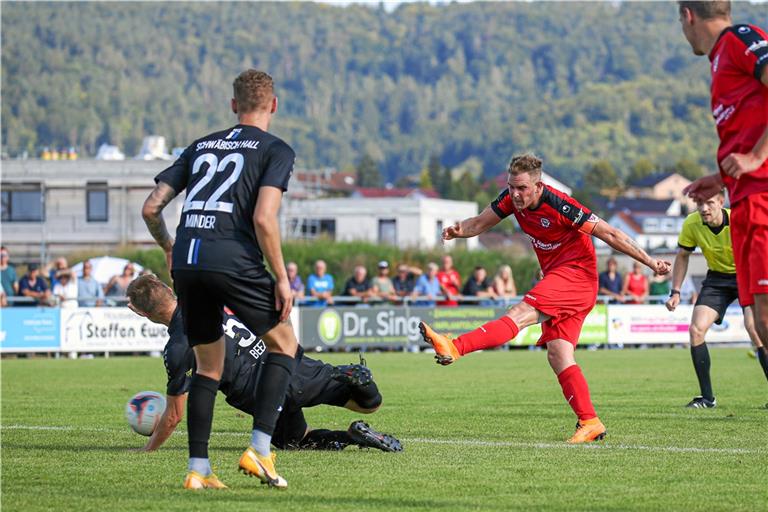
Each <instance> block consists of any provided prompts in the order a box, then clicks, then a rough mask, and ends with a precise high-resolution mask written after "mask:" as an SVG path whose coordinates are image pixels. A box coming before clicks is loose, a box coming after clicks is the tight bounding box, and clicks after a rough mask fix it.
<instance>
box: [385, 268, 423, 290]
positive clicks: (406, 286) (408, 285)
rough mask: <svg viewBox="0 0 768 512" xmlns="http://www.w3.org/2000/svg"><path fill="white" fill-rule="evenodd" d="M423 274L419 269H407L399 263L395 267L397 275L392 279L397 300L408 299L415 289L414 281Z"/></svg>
mask: <svg viewBox="0 0 768 512" xmlns="http://www.w3.org/2000/svg"><path fill="white" fill-rule="evenodd" d="M422 274H423V272H422V271H421V269H420V268H419V267H409V266H408V265H406V264H404V263H401V264H400V265H398V266H397V275H396V276H395V277H393V278H392V287H393V288H394V289H395V294H397V296H398V297H399V298H403V297H409V296H411V295H412V294H413V290H415V289H416V279H418V277H420V276H421V275H422Z"/></svg>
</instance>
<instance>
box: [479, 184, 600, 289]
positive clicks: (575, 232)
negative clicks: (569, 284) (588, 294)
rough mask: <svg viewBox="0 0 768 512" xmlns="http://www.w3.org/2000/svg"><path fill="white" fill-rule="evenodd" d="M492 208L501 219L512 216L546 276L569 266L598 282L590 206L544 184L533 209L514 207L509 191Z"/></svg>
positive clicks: (502, 194) (593, 224) (501, 195)
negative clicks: (537, 202)
mask: <svg viewBox="0 0 768 512" xmlns="http://www.w3.org/2000/svg"><path fill="white" fill-rule="evenodd" d="M491 208H492V209H493V211H494V212H496V215H498V216H499V217H501V218H502V219H503V218H506V217H509V216H510V215H514V216H515V218H516V219H517V222H518V224H520V229H522V230H523V232H524V233H525V234H526V235H528V238H529V239H530V240H531V245H532V246H533V250H534V251H536V256H537V257H538V258H539V265H540V266H541V270H542V271H543V272H544V274H545V275H546V274H547V272H548V271H550V270H554V269H556V268H559V267H571V268H574V269H576V270H578V271H580V272H584V273H585V274H586V277H588V278H590V279H592V278H594V279H595V281H597V256H595V246H594V245H593V244H592V240H591V237H590V234H591V233H592V231H593V230H594V229H595V226H596V225H597V222H598V220H599V219H598V218H597V216H596V215H595V214H593V213H592V212H591V211H590V210H589V208H587V207H586V206H584V205H582V204H581V203H579V202H578V201H577V200H575V199H574V198H572V197H571V196H569V195H568V194H564V193H562V192H560V191H559V190H555V189H554V188H552V187H550V186H549V185H544V192H543V193H542V195H541V200H540V201H539V204H538V205H536V206H535V207H533V208H526V209H524V210H518V209H517V208H515V206H514V205H513V204H512V198H511V197H510V196H509V190H504V191H502V193H501V194H499V197H497V198H496V199H495V200H494V201H493V202H492V203H491Z"/></svg>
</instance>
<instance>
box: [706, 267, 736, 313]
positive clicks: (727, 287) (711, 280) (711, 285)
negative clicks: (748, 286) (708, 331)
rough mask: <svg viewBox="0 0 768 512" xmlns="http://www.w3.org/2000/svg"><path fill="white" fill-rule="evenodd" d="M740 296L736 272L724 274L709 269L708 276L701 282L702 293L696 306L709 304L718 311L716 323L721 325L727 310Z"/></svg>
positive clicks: (708, 305)
mask: <svg viewBox="0 0 768 512" xmlns="http://www.w3.org/2000/svg"><path fill="white" fill-rule="evenodd" d="M738 298H739V287H738V285H737V284H736V274H724V273H722V272H715V271H713V270H709V271H707V277H706V278H705V279H704V282H703V283H702V284H701V293H699V298H698V299H697V300H696V306H707V307H710V308H712V309H714V310H715V311H717V320H715V323H716V324H718V325H720V324H721V323H723V318H724V317H725V310H726V309H728V306H730V305H731V303H733V301H734V300H738Z"/></svg>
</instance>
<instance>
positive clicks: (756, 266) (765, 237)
mask: <svg viewBox="0 0 768 512" xmlns="http://www.w3.org/2000/svg"><path fill="white" fill-rule="evenodd" d="M731 241H732V242H733V259H734V260H735V263H736V282H737V283H738V285H739V304H741V306H742V307H746V306H751V305H752V304H754V303H755V297H754V295H755V294H756V293H768V192H760V193H758V194H752V195H749V196H747V197H745V198H743V199H741V200H740V201H738V202H737V203H736V204H734V205H732V206H731Z"/></svg>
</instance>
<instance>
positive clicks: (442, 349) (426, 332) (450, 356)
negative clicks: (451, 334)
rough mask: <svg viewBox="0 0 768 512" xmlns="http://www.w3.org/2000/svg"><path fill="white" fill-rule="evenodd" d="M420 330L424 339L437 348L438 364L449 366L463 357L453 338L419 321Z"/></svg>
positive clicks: (436, 357)
mask: <svg viewBox="0 0 768 512" xmlns="http://www.w3.org/2000/svg"><path fill="white" fill-rule="evenodd" d="M419 331H420V332H421V337H422V338H424V341H426V342H427V343H429V344H430V345H432V347H433V348H434V349H435V359H436V360H437V364H441V365H443V366H447V365H449V364H451V363H452V362H454V361H456V360H457V359H458V358H460V357H461V354H459V350H458V349H457V348H456V345H454V344H453V341H452V340H450V339H448V338H447V337H446V336H443V335H442V334H438V333H436V332H435V331H433V330H432V328H431V327H430V326H428V325H427V324H425V323H424V322H419Z"/></svg>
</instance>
